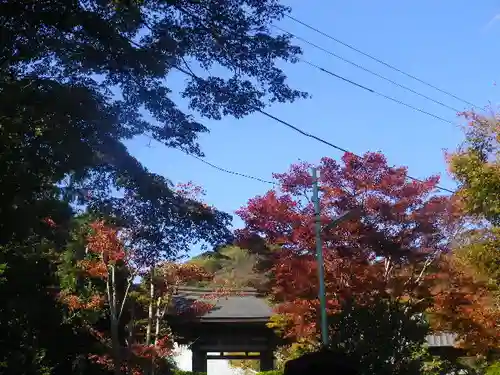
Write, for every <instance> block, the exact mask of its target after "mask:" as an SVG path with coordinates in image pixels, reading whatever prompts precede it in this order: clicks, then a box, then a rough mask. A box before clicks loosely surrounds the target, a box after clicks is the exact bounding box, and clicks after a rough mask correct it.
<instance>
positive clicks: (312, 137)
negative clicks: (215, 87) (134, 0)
mask: <svg viewBox="0 0 500 375" xmlns="http://www.w3.org/2000/svg"><path fill="white" fill-rule="evenodd" d="M183 11H185V10H183ZM185 12H186V11H185ZM187 13H188V14H189V15H190V16H191V17H194V18H197V19H198V20H200V18H199V17H198V16H194V15H193V14H190V13H189V12H187ZM202 26H203V28H204V29H205V30H206V31H207V32H208V33H209V34H211V35H212V36H213V31H212V30H210V28H208V27H206V26H205V25H203V24H202ZM213 37H214V40H215V43H216V45H218V46H219V48H222V49H223V50H224V47H223V46H222V45H221V44H220V43H219V41H218V38H217V37H215V36H213ZM133 43H134V42H133ZM185 64H186V65H187V63H186V62H185ZM187 66H188V69H187V70H186V69H184V68H181V67H179V66H177V65H176V64H172V65H171V67H172V68H174V69H177V70H178V71H180V72H181V73H183V74H185V75H187V76H190V77H192V78H194V79H195V80H197V81H201V82H203V83H204V84H206V83H207V80H205V79H203V78H200V77H198V76H197V75H196V74H194V72H192V70H191V69H190V68H189V65H187ZM338 78H340V79H342V80H344V81H346V82H349V83H352V84H354V85H356V86H359V87H361V88H364V89H365V90H366V89H367V88H365V87H364V86H361V85H359V84H357V83H355V82H353V81H350V80H348V79H346V78H343V77H341V76H338ZM368 90H369V91H370V89H368ZM381 95H382V94H381ZM403 104H404V103H403ZM249 106H250V107H251V108H252V109H254V110H255V111H256V112H259V113H261V114H263V115H264V116H266V117H269V118H271V119H273V120H275V121H276V122H279V123H281V124H282V125H285V126H286V127H288V128H290V129H292V130H294V131H296V132H298V133H299V134H302V135H303V136H305V137H308V138H311V139H314V140H316V141H318V142H321V143H323V144H325V145H327V146H330V147H332V148H334V149H336V150H338V151H342V152H344V153H349V154H351V155H353V156H355V157H357V158H359V159H362V157H361V156H359V155H357V154H355V153H353V152H351V151H349V150H347V149H345V148H343V147H340V146H337V145H335V144H334V143H331V142H329V141H327V140H325V139H323V138H320V137H318V136H316V135H313V134H310V133H307V132H306V131H304V130H302V129H300V128H298V127H297V126H294V125H292V124H291V123H289V122H287V121H285V120H282V119H280V118H279V117H276V116H274V115H272V114H270V113H268V112H266V111H264V110H263V109H261V108H260V107H258V106H256V105H253V104H249ZM436 118H437V117H436ZM443 120H444V119H443ZM445 121H447V120H445ZM192 156H193V157H195V158H196V159H198V160H200V161H202V162H204V163H205V164H207V165H209V166H211V167H213V168H216V169H218V170H220V171H223V172H226V173H230V174H233V175H237V176H242V177H246V178H250V179H253V180H256V181H261V182H264V183H270V184H273V185H274V184H275V183H274V182H271V181H267V180H263V179H260V178H258V177H253V176H250V175H246V174H243V173H239V172H233V171H230V170H228V169H225V168H222V167H219V166H217V165H215V164H212V163H210V162H208V161H206V160H204V159H203V158H199V157H197V156H194V155H192ZM406 178H407V179H408V180H411V181H416V182H425V181H424V180H422V179H419V178H416V177H413V176H410V175H408V174H407V175H406ZM435 188H436V189H438V190H441V191H446V192H448V193H451V194H453V193H455V191H453V190H451V189H448V188H445V187H442V186H439V185H436V187H435Z"/></svg>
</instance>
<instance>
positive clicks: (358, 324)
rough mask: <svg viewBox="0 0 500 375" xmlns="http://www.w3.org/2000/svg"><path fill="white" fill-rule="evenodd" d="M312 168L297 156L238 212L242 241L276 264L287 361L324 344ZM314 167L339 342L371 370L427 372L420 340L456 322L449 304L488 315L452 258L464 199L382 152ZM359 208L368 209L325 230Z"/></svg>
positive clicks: (274, 284)
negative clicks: (412, 175) (411, 175)
mask: <svg viewBox="0 0 500 375" xmlns="http://www.w3.org/2000/svg"><path fill="white" fill-rule="evenodd" d="M310 167H311V165H310V164H307V163H301V164H297V165H293V166H292V167H291V168H290V171H289V172H288V173H284V174H276V175H275V177H276V178H277V179H278V180H279V182H280V186H279V188H278V189H275V190H271V191H269V192H268V193H267V194H265V195H263V196H259V197H255V198H252V199H251V200H250V201H249V202H248V204H247V206H245V207H243V208H242V209H241V210H240V211H239V212H238V214H239V215H240V216H241V218H242V219H243V220H244V221H245V224H246V227H245V228H244V229H243V230H241V231H240V232H239V236H240V239H241V243H244V244H247V245H248V246H249V247H252V246H257V247H258V248H259V249H260V251H262V252H263V253H265V254H266V256H267V257H268V258H269V259H271V260H272V261H271V262H270V263H269V265H270V270H271V272H270V275H272V278H271V282H270V287H271V289H270V293H271V296H272V297H273V299H274V302H275V303H276V304H277V312H278V314H277V315H276V316H275V317H274V318H273V320H272V322H271V325H270V326H271V327H273V328H274V329H275V330H277V332H279V333H280V334H282V335H283V336H284V337H287V338H289V339H292V340H294V341H295V343H294V344H292V346H291V347H290V348H289V351H288V355H291V356H292V357H295V356H296V355H297V354H300V352H303V351H304V350H305V351H310V350H314V349H317V347H318V346H317V343H318V341H319V332H318V324H317V322H318V320H317V319H318V316H319V313H318V311H319V310H318V309H319V301H318V299H317V291H318V284H317V262H316V254H315V251H316V250H315V243H316V242H315V236H314V207H313V202H312V201H311V197H310V195H309V194H310V191H311V185H312V178H311V174H310ZM318 170H319V172H320V189H321V194H320V206H321V218H320V220H321V227H322V232H321V235H322V239H323V256H324V259H325V281H326V293H327V308H328V313H329V315H330V316H331V319H332V320H331V323H330V329H331V332H330V338H331V346H332V348H333V349H335V350H342V351H348V352H351V353H353V355H355V356H357V358H358V362H359V363H362V366H360V367H361V368H362V369H364V370H363V371H367V373H370V374H372V373H386V372H387V371H389V372H391V373H401V374H403V373H404V374H410V373H415V374H419V373H421V371H423V367H424V364H425V363H427V362H428V361H430V360H432V357H431V356H430V355H429V354H425V355H424V354H422V353H420V354H419V352H420V348H422V345H423V343H424V339H425V336H426V335H427V334H429V333H430V332H431V329H436V330H440V329H450V328H452V326H451V325H450V324H451V323H452V322H453V319H452V317H451V316H450V314H451V312H453V311H458V310H462V309H470V306H471V305H470V303H471V301H473V302H474V303H473V309H474V310H475V314H477V315H479V314H483V316H489V317H491V315H488V305H486V304H484V303H481V302H482V301H481V296H482V294H481V293H480V292H481V291H482V290H483V287H482V285H481V284H479V283H477V282H476V281H475V280H472V279H469V278H466V277H462V275H461V274H458V273H457V270H456V268H455V267H453V262H452V259H450V257H449V251H450V249H451V246H452V243H453V240H454V239H455V236H456V234H457V233H458V232H459V230H460V228H461V226H462V224H463V221H462V217H461V211H460V207H461V205H460V204H459V201H458V200H457V198H455V197H449V196H444V195H438V194H436V185H437V183H438V178H436V177H431V178H428V179H426V180H423V181H414V180H408V179H407V175H406V169H405V168H394V167H389V166H388V165H387V162H386V160H385V158H384V157H383V155H381V154H377V153H367V154H365V155H364V156H363V157H362V158H358V157H355V156H353V155H351V154H345V155H344V157H343V158H342V162H341V163H338V162H336V161H334V160H333V159H330V158H323V159H322V160H321V163H320V165H319V167H318ZM360 207H362V209H363V214H362V216H361V217H359V218H357V219H356V218H354V219H352V220H349V221H345V222H342V223H340V224H339V225H337V226H334V227H331V226H328V224H329V223H330V222H332V220H333V219H335V218H336V217H337V216H339V215H341V214H343V213H345V212H346V211H349V210H354V209H357V208H360ZM259 239H260V242H259ZM466 291H469V293H468V294H466V295H465V294H464V293H466ZM497 321H498V320H497ZM497 321H495V320H493V321H486V320H484V321H481V324H482V325H481V326H476V327H472V326H469V331H468V332H469V333H470V335H469V336H466V335H463V336H461V338H463V339H464V341H465V342H466V343H467V344H468V346H467V347H468V348H471V346H473V345H475V343H476V342H477V340H475V339H474V336H475V335H476V334H479V333H480V335H479V336H475V337H477V338H478V337H481V338H482V339H483V340H486V341H489V340H491V339H492V338H493V336H492V335H497V334H498V329H496V330H495V329H493V330H491V329H489V327H494V326H495V324H496V323H495V322H497ZM429 324H430V326H429ZM471 329H472V331H471ZM485 329H486V330H485ZM462 332H465V331H462ZM377 340H380V342H378V341H377ZM377 342H378V344H377ZM489 342H490V341H489ZM475 349H476V353H477V352H481V353H482V354H485V353H486V352H487V351H488V350H489V348H488V347H487V346H485V345H481V346H477V347H476V348H475Z"/></svg>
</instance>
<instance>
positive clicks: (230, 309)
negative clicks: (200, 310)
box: [174, 288, 273, 320]
mask: <svg viewBox="0 0 500 375" xmlns="http://www.w3.org/2000/svg"><path fill="white" fill-rule="evenodd" d="M210 292H211V291H210V290H208V289H201V288H181V289H179V291H178V293H177V294H176V295H175V296H174V303H176V304H177V305H182V304H183V303H186V302H187V301H189V300H191V301H192V300H197V299H203V297H204V296H206V295H207V294H209V293H210ZM230 292H234V295H231V294H233V293H229V295H228V296H221V297H219V298H217V299H215V300H214V301H210V302H214V303H215V306H214V308H213V309H212V310H210V311H209V312H208V313H207V314H205V315H203V317H202V318H201V320H213V319H222V320H225V319H243V320H247V319H258V320H268V319H269V318H270V317H271V315H272V314H273V309H272V307H271V306H270V305H269V304H268V303H267V301H266V300H265V299H264V298H263V297H262V296H261V295H259V294H258V293H257V292H256V291H255V290H254V289H238V290H234V291H230Z"/></svg>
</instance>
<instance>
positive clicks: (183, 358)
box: [174, 344, 245, 375]
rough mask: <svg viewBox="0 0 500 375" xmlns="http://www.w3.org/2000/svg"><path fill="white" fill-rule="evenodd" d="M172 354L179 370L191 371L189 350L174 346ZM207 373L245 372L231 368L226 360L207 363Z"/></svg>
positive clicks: (212, 374) (229, 374)
mask: <svg viewBox="0 0 500 375" xmlns="http://www.w3.org/2000/svg"><path fill="white" fill-rule="evenodd" d="M174 353H175V354H174V361H175V363H176V364H177V366H178V367H179V369H181V370H184V371H191V357H192V353H191V350H189V349H188V348H187V347H186V346H178V345H177V344H175V349H174ZM207 371H208V375H245V371H243V370H241V369H236V368H233V367H231V366H230V365H229V361H228V360H227V359H217V360H215V359H213V360H209V361H207Z"/></svg>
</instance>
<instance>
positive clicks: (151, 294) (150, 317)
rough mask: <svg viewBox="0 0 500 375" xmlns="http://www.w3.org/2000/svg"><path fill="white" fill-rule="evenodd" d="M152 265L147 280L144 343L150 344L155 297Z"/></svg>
mask: <svg viewBox="0 0 500 375" xmlns="http://www.w3.org/2000/svg"><path fill="white" fill-rule="evenodd" d="M154 272H155V271H154V267H151V272H150V275H149V277H150V280H149V309H148V325H147V327H146V342H145V344H146V345H151V332H152V328H153V316H154V314H153V312H154V311H153V310H154V309H153V299H154V297H155V286H154V282H153V278H154Z"/></svg>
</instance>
